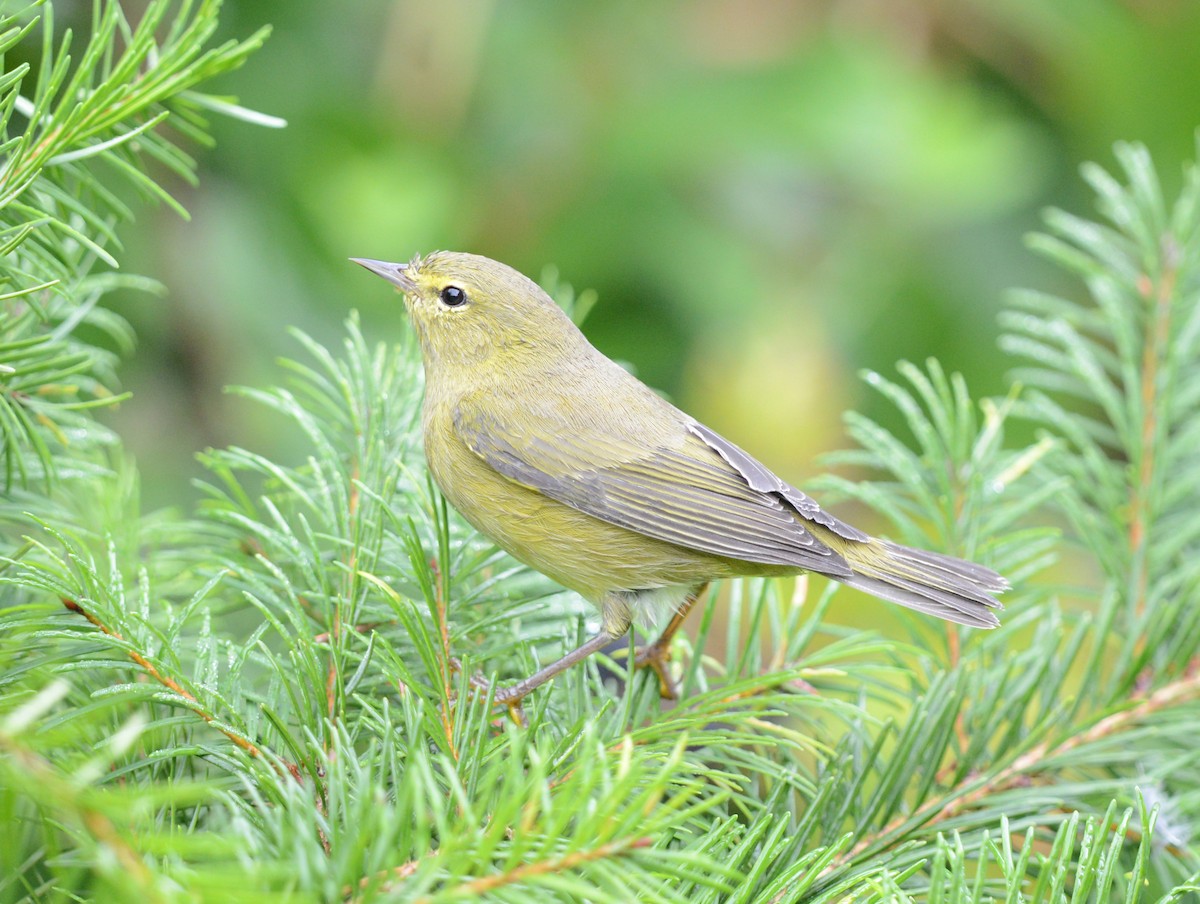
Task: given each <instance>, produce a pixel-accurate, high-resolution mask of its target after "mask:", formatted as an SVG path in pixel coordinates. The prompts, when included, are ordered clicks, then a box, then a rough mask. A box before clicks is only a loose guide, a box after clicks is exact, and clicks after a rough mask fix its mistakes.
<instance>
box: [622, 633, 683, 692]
mask: <svg viewBox="0 0 1200 904" xmlns="http://www.w3.org/2000/svg"><path fill="white" fill-rule="evenodd" d="M633 664H634V666H635V667H636V668H639V669H650V670H652V671H653V672H654V674H655V675H657V676H658V695H659V696H660V697H662V699H664V700H678V699H679V687H678V686H677V685H676V683H675V679H674V678H673V677H671V673H670V668H671V642H670V641H669V640H668V641H666V642H665V643H664V642H663V639H662V638H659V639H658V640H656V641H654V643H648V644H644V645H643V646H640V647H638V648H637V650H635V651H634V654H633Z"/></svg>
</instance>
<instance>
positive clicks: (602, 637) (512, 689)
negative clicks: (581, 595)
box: [493, 630, 620, 725]
mask: <svg viewBox="0 0 1200 904" xmlns="http://www.w3.org/2000/svg"><path fill="white" fill-rule="evenodd" d="M619 636H620V635H619V634H611V633H609V631H607V630H601V631H600V632H599V633H598V634H596V636H594V637H593V638H591V639H590V640H588V641H587V642H586V643H584V644H583V645H582V646H579V647H576V648H575V649H574V650H572V651H571V652H570V653H568V654H567V655H566V656H563V657H562V658H561V659H556V660H555V661H554V662H552V663H550V664H549V665H548V666H546V667H544V668H541V669H538V670H537V671H536V672H534V673H533V674H532V675H530V676H529V677H528V678H526V679H524V680H523V681H518V682H517V683H516V684H510V685H509V686H508V687H502V688H499V689H498V690H497V691H496V696H495V697H494V698H493V699H494V700H495V701H496V702H497V703H499V704H501V705H503V706H507V707H508V711H509V713H510V714H511V715H512V717H513V721H514V722H516V723H517V724H518V725H523V724H524V721H525V720H524V716H523V714H522V713H521V701H522V700H523V699H525V697H527V696H528V695H529V693H530V692H531V691H533V690H536V689H537V688H539V687H541V686H542V685H543V684H545V683H546V682H547V681H549V680H550V679H551V678H553V677H554V676H555V675H557V674H558V673H559V672H561V671H564V670H565V669H569V668H570V667H571V666H573V665H575V663H577V662H580V661H581V660H584V659H587V658H588V657H589V656H591V655H592V654H593V653H595V652H596V651H597V650H602V649H604V648H605V647H606V646H608V645H609V644H610V643H612V642H613V641H614V640H616V639H617V637H619Z"/></svg>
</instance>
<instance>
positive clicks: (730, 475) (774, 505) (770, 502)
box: [454, 409, 866, 577]
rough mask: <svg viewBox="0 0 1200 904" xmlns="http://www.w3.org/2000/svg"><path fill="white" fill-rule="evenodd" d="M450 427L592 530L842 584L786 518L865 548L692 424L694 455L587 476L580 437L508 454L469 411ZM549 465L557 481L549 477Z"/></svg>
mask: <svg viewBox="0 0 1200 904" xmlns="http://www.w3.org/2000/svg"><path fill="white" fill-rule="evenodd" d="M454 424H455V428H456V430H457V431H458V434H459V436H460V437H461V438H462V439H463V441H464V442H465V443H466V444H467V446H468V447H469V448H470V449H471V450H472V451H473V452H474V453H475V454H476V455H478V456H480V457H481V458H482V459H483V460H484V461H485V462H487V463H488V464H489V465H490V466H491V467H492V468H494V469H495V470H496V471H498V472H499V473H500V474H503V475H504V476H505V477H507V478H509V479H510V480H513V481H516V482H517V483H520V484H522V485H524V486H528V487H530V488H532V489H535V490H537V491H539V492H541V493H543V494H545V495H546V496H548V497H550V498H551V499H555V500H557V501H558V502H562V503H563V504H565V505H569V506H571V507H572V508H575V509H578V510H579V511H582V512H584V513H586V514H588V515H591V516H593V517H595V518H599V519H601V520H602V521H607V522H609V523H610V524H616V525H618V526H620V527H624V528H627V529H629V530H633V531H637V532H638V533H642V534H645V535H647V536H650V537H654V538H656V539H659V540H664V541H666V542H668V543H674V544H676V545H678V546H683V547H686V548H688V549H694V550H698V551H701V552H706V553H709V554H712V555H718V556H724V557H727V558H732V559H742V560H745V561H748V562H756V563H760V564H765V565H784V566H790V567H794V568H797V569H805V570H812V571H819V572H821V573H823V574H827V575H830V576H831V577H847V576H849V575H851V574H852V572H851V570H850V567H849V565H847V563H846V562H845V560H844V559H843V558H842V557H841V556H840V555H838V554H837V553H836V552H834V551H833V550H832V549H830V548H829V547H828V546H826V545H825V544H824V543H821V542H820V541H819V540H818V539H817V538H816V537H814V536H813V535H812V533H810V532H809V531H808V530H807V529H806V528H805V527H804V525H803V523H802V522H801V521H800V520H798V519H797V517H796V515H797V513H799V514H800V515H801V517H803V518H807V519H809V520H812V521H815V522H816V523H818V524H822V525H825V526H829V527H830V528H831V529H833V530H836V531H837V532H838V533H839V534H840V535H842V536H845V537H847V538H849V539H858V538H860V537H861V538H862V539H866V535H865V534H860V533H859V532H857V531H855V530H854V529H853V528H850V527H849V526H848V525H843V524H842V523H841V522H840V521H837V520H836V519H834V518H832V517H831V516H829V515H827V514H826V513H825V512H823V511H822V510H821V509H820V508H819V507H818V506H817V505H816V503H815V502H813V501H812V500H811V499H809V498H808V497H807V496H805V495H804V494H803V493H801V492H800V491H799V490H796V489H794V488H792V487H789V486H788V485H787V484H785V483H783V481H781V480H779V479H778V478H777V477H774V475H772V474H771V473H770V472H769V471H767V469H766V468H764V467H763V466H762V465H760V464H758V463H757V462H756V461H754V459H752V458H751V457H750V456H748V455H746V453H744V452H742V451H741V450H740V449H738V448H737V447H736V446H733V445H732V444H730V443H727V442H725V441H724V440H721V438H720V437H719V436H718V435H717V434H715V433H712V431H710V430H707V429H706V428H700V429H703V430H704V432H703V433H700V432H697V429H696V428H698V427H699V426H700V425H695V427H692V428H691V430H692V432H693V433H694V434H695V435H696V436H697V437H698V438H699V439H701V440H703V445H700V444H696V445H695V446H693V448H694V449H695V450H696V451H697V452H699V453H700V454H699V455H695V454H689V451H687V450H685V451H677V450H672V449H648V450H646V452H645V454H643V455H641V456H639V457H637V458H633V459H631V460H628V461H621V462H617V463H609V464H607V465H606V466H603V467H598V468H597V467H590V468H589V467H588V466H587V464H586V462H587V460H588V456H587V455H586V448H585V447H586V437H579V436H563V435H559V436H554V437H553V438H551V439H549V440H546V439H542V440H532V441H528V440H527V441H526V442H524V443H523V444H522V445H521V447H520V448H518V446H517V445H516V444H515V442H514V441H513V440H512V439H510V438H509V437H508V436H507V435H506V431H505V430H504V429H503V428H502V427H501V425H500V424H498V423H497V422H496V421H495V420H494V419H492V418H490V417H488V416H487V415H484V414H482V413H481V412H479V411H474V412H471V416H466V415H464V413H463V411H462V410H461V409H459V410H458V411H456V412H455V417H454ZM713 438H715V439H716V440H718V441H720V443H721V446H719V447H718V446H717V445H715V444H714V441H713ZM709 453H711V455H710V454H709ZM542 463H544V464H542ZM551 463H552V464H553V466H554V469H555V470H559V471H560V473H559V474H553V473H550V470H551ZM769 480H773V482H769ZM802 507H803V508H802ZM810 512H811V513H812V514H810ZM827 522H828V523H827ZM834 525H836V527H834ZM839 528H840V529H839Z"/></svg>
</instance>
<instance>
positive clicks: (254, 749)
mask: <svg viewBox="0 0 1200 904" xmlns="http://www.w3.org/2000/svg"><path fill="white" fill-rule="evenodd" d="M60 600H61V602H62V604H63V606H65V607H66V608H67V609H68V610H70V611H71V612H75V613H78V614H79V615H82V616H83V617H84V618H86V619H87V620H88V621H89V622H91V623H92V625H93V626H95V627H96V628H97V629H98V630H99V631H100V632H101V633H102V634H105V635H107V636H109V637H112V638H114V639H115V640H119V641H121V642H123V643H129V641H127V640H125V638H124V637H123V636H122V635H121V633H120V632H119V631H116V630H114V629H113V628H110V627H109V626H108V625H106V624H105V623H104V622H102V621H101V620H100V619H99V618H98V617H97V616H96V615H95V614H94V613H91V612H88V611H87V610H86V609H84V608H83V607H82V606H81V605H79V603H78V602H76V601H75V600H73V599H70V598H68V597H60ZM125 652H126V654H127V655H128V656H129V658H130V659H131V660H133V662H134V663H135V664H136V665H137V666H139V667H140V668H141V669H142V670H143V671H145V673H146V674H147V675H149V676H150V677H151V678H153V679H154V680H155V681H157V682H158V683H159V684H161V685H162V686H163V687H165V688H167V689H168V690H170V691H172V692H173V693H175V694H178V695H179V696H180V697H182V698H183V699H184V700H186V701H187V702H188V703H189V704H190V705H189V707H188V708H189V709H190V710H191V711H192V712H194V713H195V714H196V715H197V716H199V717H200V718H201V719H203V720H204V721H205V722H207V723H208V724H209V725H212V726H213V727H214V728H216V729H217V731H219V732H221V734H223V735H225V737H227V738H229V740H231V741H232V742H233V743H234V744H236V745H237V746H238V747H240V748H241V749H242V750H244V751H246V753H248V754H250V756H252V757H255V758H257V759H262V758H263V753H262V750H261V749H259V747H258V745H256V744H254V743H253V742H252V741H250V740H248V739H247V738H244V737H242V736H241V735H239V734H237V733H236V732H234V731H232V730H230V729H228V728H225V727H223V726H221V725H219V724H216V721H217V717H216V716H215V715H213V714H212V713H210V712H209V711H208V710H206V709H205V708H204V705H203V704H202V703H201V702H200V701H199V700H197V699H196V697H195V695H194V694H192V693H191V692H190V691H189V690H187V689H186V688H184V687H183V686H182V685H181V684H180V683H179V682H178V681H176V680H175V679H174V678H172V677H171V676H170V675H164V674H163V673H162V672H160V671H159V670H158V668H157V666H155V665H154V663H152V662H151V661H150V660H149V659H147V658H146V657H145V656H143V655H142V654H141V653H139V652H138V651H137V650H135V649H132V648H129V649H126V651H125ZM283 764H284V768H285V769H286V770H287V771H288V773H289V774H290V775H291V776H292V778H294V779H295V780H296V781H298V782H303V777H302V774H301V772H300V767H299V766H297V765H296V764H295V763H289V762H287V761H283Z"/></svg>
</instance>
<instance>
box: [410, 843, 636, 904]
mask: <svg viewBox="0 0 1200 904" xmlns="http://www.w3.org/2000/svg"><path fill="white" fill-rule="evenodd" d="M651 844H653V840H652V839H650V838H622V839H619V840H617V841H610V842H608V844H602V845H600V846H599V847H594V848H592V849H591V850H586V851H573V852H572V853H570V854H565V855H563V856H562V857H557V858H555V859H553V860H540V861H537V862H535V863H526V864H523V865H521V866H518V867H514V868H513V869H511V870H509V871H508V872H506V873H495V874H493V875H490V876H480V877H479V878H478V879H471V880H469V881H467V882H463V883H462V884H460V885H458V886H455V887H454V888H453V889H447V890H448V891H453V892H454V893H455V894H456V895H458V896H460V897H466V898H473V897H475V896H476V895H480V894H483V893H485V892H489V891H492V890H493V889H496V888H503V887H504V886H506V885H514V884H516V883H517V882H523V881H525V880H526V879H532V878H533V877H535V876H545V875H548V874H550V873H561V872H565V871H566V870H569V869H575V868H576V867H577V866H582V865H583V864H585V863H591V862H592V861H594V860H603V859H605V858H606V857H619V856H621V855H622V854H625V853H627V852H629V851H632V850H637V849H638V848H645V847H649V846H650V845H651ZM432 900H433V899H432V898H429V897H421V898H417V899H416V901H415V902H414V904H429V902H430V901H432Z"/></svg>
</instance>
